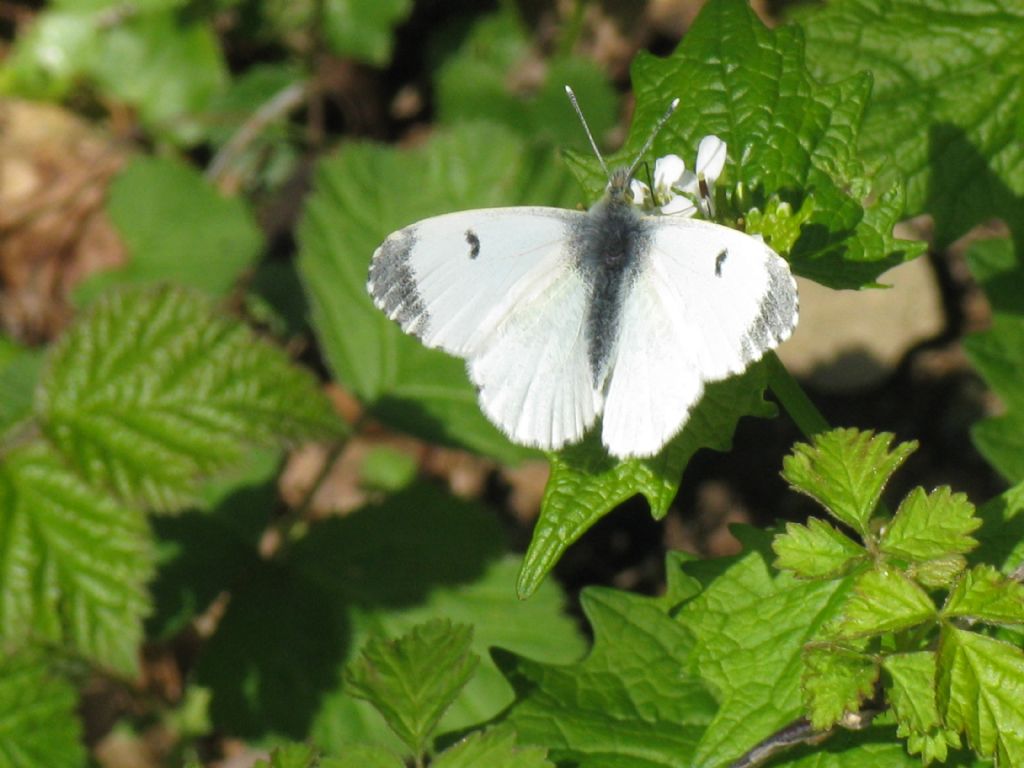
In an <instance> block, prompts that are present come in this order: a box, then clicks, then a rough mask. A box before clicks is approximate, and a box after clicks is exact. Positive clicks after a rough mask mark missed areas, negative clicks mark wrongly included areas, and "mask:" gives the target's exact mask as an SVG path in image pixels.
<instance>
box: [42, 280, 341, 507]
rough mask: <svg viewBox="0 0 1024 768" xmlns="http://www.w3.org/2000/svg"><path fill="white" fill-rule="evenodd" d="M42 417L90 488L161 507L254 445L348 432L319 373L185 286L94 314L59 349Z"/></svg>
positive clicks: (130, 295) (98, 307)
mask: <svg viewBox="0 0 1024 768" xmlns="http://www.w3.org/2000/svg"><path fill="white" fill-rule="evenodd" d="M36 413H37V416H38V418H39V421H40V423H41V426H42V428H43V431H44V432H45V434H46V436H47V437H48V438H49V439H50V440H51V441H52V442H53V444H54V445H55V446H56V447H57V449H58V450H59V451H60V452H61V454H62V455H63V456H64V458H65V459H66V460H67V461H68V462H69V463H70V465H71V466H73V467H74V468H75V469H76V471H78V472H80V473H81V474H82V476H83V477H84V478H86V479H87V480H88V481H89V482H90V483H92V484H94V485H97V486H100V487H106V488H109V489H110V490H111V491H113V492H115V493H117V494H118V495H119V496H121V497H123V498H125V499H129V500H132V501H136V502H141V503H145V504H147V505H150V506H153V507H156V508H160V509H175V508H178V507H180V506H181V504H182V502H183V501H184V500H186V499H188V498H189V497H190V496H193V497H194V481H195V480H196V479H197V478H198V477H199V476H200V475H202V474H206V473H209V472H211V471H214V470H217V469H221V468H224V467H226V466H229V465H231V464H232V463H234V462H237V461H238V460H239V459H240V458H241V457H242V456H243V455H244V449H245V448H246V447H247V446H249V445H254V444H265V445H273V444H277V443H281V442H286V441H295V440H299V439H303V438H311V437H321V438H326V437H330V436H336V435H340V434H341V431H342V428H341V425H340V422H339V420H338V419H337V417H336V416H335V414H334V412H333V410H332V408H331V406H330V403H329V402H328V400H327V398H326V397H325V396H324V395H323V394H322V393H321V392H320V391H319V388H318V386H317V383H316V381H315V380H314V379H313V377H312V376H311V375H310V374H309V373H308V372H306V371H303V370H301V369H299V368H297V367H294V366H293V365H292V364H291V362H290V361H289V360H288V358H287V357H286V356H285V354H284V353H283V352H282V351H281V350H279V349H277V348H275V347H273V346H271V345H269V344H267V343H265V342H262V341H260V340H258V339H256V338H255V337H254V336H253V334H252V333H251V332H250V331H249V330H248V329H247V328H246V327H245V326H243V325H242V324H240V323H238V322H237V321H235V320H232V319H229V318H227V317H225V316H223V315H221V314H219V313H217V312H216V311H215V309H214V307H213V305H212V304H211V302H209V301H208V300H206V299H204V298H202V297H201V296H199V295H198V294H195V293H192V292H189V291H185V290H182V289H179V288H174V287H166V288H158V289H150V290H140V291H124V292H117V293H113V294H109V295H107V296H105V297H104V298H103V299H101V300H100V301H98V302H96V303H95V304H93V305H92V306H91V307H90V309H89V311H88V312H87V313H86V315H85V316H84V317H82V318H81V319H80V320H79V321H78V322H77V323H76V324H75V325H74V326H73V327H72V328H71V329H70V330H69V331H68V332H67V333H66V334H65V336H64V337H63V338H62V339H61V341H60V342H59V343H58V344H57V345H56V347H55V348H54V349H53V350H52V353H51V357H50V360H49V368H48V370H47V371H46V374H45V376H44V378H43V381H42V384H41V387H40V389H39V391H38V394H37V399H36Z"/></svg>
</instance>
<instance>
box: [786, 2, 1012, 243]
mask: <svg viewBox="0 0 1024 768" xmlns="http://www.w3.org/2000/svg"><path fill="white" fill-rule="evenodd" d="M801 22H802V26H803V28H804V30H805V32H806V34H807V40H808V63H809V65H810V66H811V67H812V68H813V70H814V71H815V73H817V74H819V75H820V76H822V77H825V78H828V79H835V80H839V79H845V78H846V77H848V76H849V74H850V73H851V72H859V71H864V70H868V71H870V72H871V73H872V75H873V76H874V77H873V79H874V86H873V89H872V98H871V100H870V102H869V103H868V108H867V109H866V111H865V114H864V123H863V126H862V127H861V133H860V137H859V142H858V145H859V150H860V152H861V153H862V155H863V156H864V157H865V158H866V159H867V160H868V161H869V162H871V163H873V164H874V165H876V166H879V167H884V166H888V167H894V168H896V169H898V170H899V171H901V172H902V173H903V174H905V175H906V176H907V177H908V194H907V201H906V206H905V211H904V215H905V216H911V215H914V214H916V213H920V212H922V211H929V212H931V213H932V214H933V216H934V218H935V222H936V230H937V231H936V235H935V237H936V240H937V241H938V244H939V246H940V247H941V246H943V245H945V244H947V243H949V242H950V241H952V240H953V239H954V238H956V237H957V236H959V235H960V234H962V233H963V232H965V231H966V230H967V229H968V228H969V227H970V226H972V225H973V224H975V223H977V222H980V221H984V220H987V219H988V218H990V217H992V216H1002V217H1003V218H1004V219H1007V220H1009V221H1013V220H1015V219H1017V217H1016V216H1009V217H1008V216H1007V214H1008V213H1009V212H1011V211H1017V210H1019V207H1020V203H1019V198H1020V196H1021V195H1022V194H1024V153H1022V152H1021V151H1020V143H1019V141H1017V138H1016V137H1017V136H1018V135H1019V130H1020V122H1019V120H1020V117H1019V113H1018V105H1019V104H1020V102H1021V99H1022V97H1024V93H1022V91H1021V78H1022V75H1024V60H1022V58H1021V56H1020V55H1019V53H1020V50H1021V46H1022V42H1024V8H1022V7H1020V5H1019V4H1014V3H1003V2H998V0H895V2H893V1H891V0H842V1H841V2H833V3H830V4H829V5H828V7H827V8H825V9H820V10H819V9H816V10H815V12H814V13H806V14H804V15H802V16H801ZM950 51H957V52H958V53H957V55H955V56H949V55H947V54H948V52H950ZM1018 220H1019V219H1018Z"/></svg>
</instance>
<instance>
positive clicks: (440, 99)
mask: <svg viewBox="0 0 1024 768" xmlns="http://www.w3.org/2000/svg"><path fill="white" fill-rule="evenodd" d="M535 57H536V51H535V50H534V48H533V47H532V43H531V41H530V40H529V39H527V37H526V34H525V30H524V28H523V26H522V24H521V23H520V22H519V19H518V18H517V17H516V14H515V12H514V11H513V10H512V9H511V7H510V6H504V7H502V10H501V11H499V12H498V13H494V14H491V15H489V16H484V17H483V18H481V19H479V20H478V21H477V22H476V23H475V24H474V25H473V27H472V29H471V30H470V31H469V33H468V35H467V36H466V38H465V40H463V42H462V44H461V45H460V46H459V49H458V50H457V51H456V52H455V53H453V54H452V55H451V56H449V57H448V58H447V59H446V60H445V62H444V64H443V65H442V66H441V68H440V70H439V71H438V73H437V81H436V86H435V98H436V101H437V116H438V120H439V122H441V123H443V124H454V123H457V122H465V121H471V120H487V121H490V122H495V123H500V124H501V125H503V126H505V127H506V128H510V129H512V130H515V131H517V132H518V133H520V134H521V135H523V136H524V137H526V138H529V139H531V140H533V141H541V142H545V143H549V144H553V145H555V146H558V147H561V148H565V147H574V148H576V149H579V150H585V151H590V145H589V144H588V142H587V136H586V134H585V133H584V132H583V129H582V128H581V127H580V124H579V121H578V120H577V119H576V114H575V112H574V111H573V109H572V105H571V104H570V103H569V100H568V99H567V98H566V97H565V85H566V84H569V85H571V86H572V88H573V91H575V93H576V96H577V98H578V99H579V103H580V105H581V106H582V108H583V109H584V110H585V114H586V117H587V122H588V123H589V124H590V130H591V131H592V132H593V133H594V135H595V136H597V137H601V136H604V135H605V134H606V133H607V132H608V131H609V130H611V129H612V128H613V127H614V126H615V123H616V120H617V118H618V112H619V103H618V98H617V96H616V94H615V93H614V91H613V90H612V88H611V86H610V85H609V83H608V80H607V78H606V77H605V75H604V73H603V72H602V71H601V69H600V68H599V67H598V66H597V64H596V63H595V62H594V61H592V60H590V59H584V58H577V57H569V56H560V55H555V56H553V57H551V58H549V59H546V60H545V62H544V64H545V66H544V69H545V71H544V75H543V80H542V81H541V82H538V83H534V84H531V85H530V86H529V87H528V88H523V87H522V85H520V86H519V87H516V85H515V84H514V83H513V82H512V78H510V77H509V73H512V72H516V71H519V70H521V69H522V68H523V67H524V66H529V65H530V61H531V58H535Z"/></svg>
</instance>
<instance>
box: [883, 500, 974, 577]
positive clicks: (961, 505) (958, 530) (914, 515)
mask: <svg viewBox="0 0 1024 768" xmlns="http://www.w3.org/2000/svg"><path fill="white" fill-rule="evenodd" d="M980 525H981V520H980V519H979V518H978V517H976V516H975V514H974V505H973V504H971V502H970V501H968V500H967V496H966V495H965V494H963V493H953V492H952V491H951V490H950V489H949V487H948V486H943V487H941V488H936V489H935V490H934V491H932V492H931V493H926V492H925V490H924V489H923V488H920V487H918V488H914V489H913V490H912V491H911V492H910V493H908V494H907V495H906V497H904V499H903V501H902V502H900V506H899V509H897V510H896V515H895V517H893V519H892V521H891V522H890V523H889V524H888V525H887V526H886V528H885V532H884V533H883V534H882V536H881V540H880V542H879V548H880V549H881V550H882V551H883V552H885V553H886V554H890V555H897V556H898V557H902V558H905V559H906V560H910V561H916V562H926V561H928V560H934V559H937V558H940V557H945V556H947V555H954V554H963V553H966V552H970V551H971V550H972V549H974V548H975V547H976V546H978V542H977V541H975V540H974V538H972V537H971V534H972V533H973V532H974V531H976V530H977V529H978V527H979V526H980Z"/></svg>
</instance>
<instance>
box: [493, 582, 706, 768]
mask: <svg viewBox="0 0 1024 768" xmlns="http://www.w3.org/2000/svg"><path fill="white" fill-rule="evenodd" d="M581 602H582V606H583V611H584V613H585V614H586V616H587V618H588V620H589V621H590V623H591V626H592V627H593V631H594V646H593V648H592V649H591V651H590V653H589V654H588V655H587V656H586V658H585V659H583V660H582V661H581V662H579V663H577V664H573V665H568V666H558V665H555V664H551V663H546V662H541V661H532V660H530V659H527V658H523V657H519V656H515V655H513V654H511V653H508V652H506V651H499V650H494V651H492V654H493V656H494V660H495V661H496V662H497V664H498V666H499V667H500V669H501V671H502V673H503V674H504V675H505V676H506V677H507V678H508V680H509V682H510V683H511V684H512V686H513V687H514V688H515V691H516V701H515V703H514V704H513V705H512V706H511V707H510V708H509V709H508V710H507V711H506V713H505V714H504V717H503V720H504V722H507V723H508V724H509V725H511V726H512V727H513V728H514V729H515V730H516V732H517V733H518V735H519V740H520V741H521V742H524V743H530V744H543V745H544V746H546V747H547V748H548V749H549V752H550V757H551V759H552V760H554V761H555V762H557V763H558V764H562V763H570V764H585V765H590V764H593V765H609V766H611V765H633V766H645V768H646V767H647V766H682V765H689V764H690V762H689V760H690V757H691V756H692V754H693V749H694V747H695V746H696V744H697V740H698V739H699V737H700V734H701V732H702V731H703V729H704V726H705V725H706V724H707V723H708V721H709V720H710V719H711V717H712V715H713V714H714V711H715V705H714V701H713V700H712V698H711V696H710V695H709V694H708V692H707V690H706V689H705V686H704V684H703V683H701V682H700V680H698V679H697V678H696V677H694V676H693V674H692V673H690V672H688V671H687V668H688V666H689V665H688V658H689V656H690V654H691V653H692V651H693V637H692V635H691V634H690V633H689V632H688V631H687V630H686V629H685V628H684V627H683V626H682V625H680V624H679V623H677V622H675V621H673V620H672V618H670V616H669V615H668V613H667V612H666V610H665V607H664V606H661V605H659V604H658V603H657V602H656V601H654V600H652V599H650V598H643V597H638V596H636V595H630V594H628V593H625V592H618V591H615V590H610V589H603V588H596V587H591V588H588V589H586V590H585V591H584V592H583V594H582V596H581Z"/></svg>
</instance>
